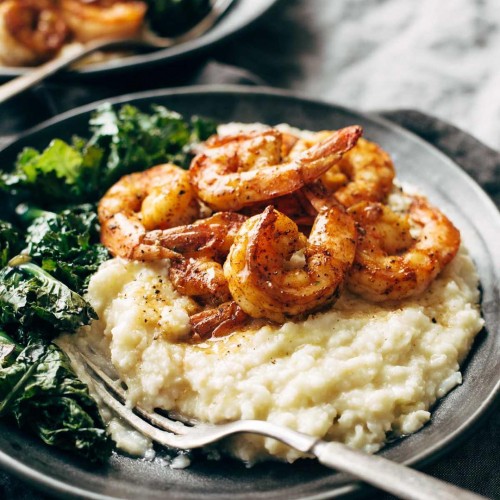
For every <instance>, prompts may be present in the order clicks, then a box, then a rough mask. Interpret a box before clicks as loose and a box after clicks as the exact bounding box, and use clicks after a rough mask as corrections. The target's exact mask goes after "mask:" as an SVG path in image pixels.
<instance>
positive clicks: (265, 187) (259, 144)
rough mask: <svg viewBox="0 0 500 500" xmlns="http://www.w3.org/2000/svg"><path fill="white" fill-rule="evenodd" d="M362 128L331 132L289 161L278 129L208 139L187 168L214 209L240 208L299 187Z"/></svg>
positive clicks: (200, 194)
mask: <svg viewBox="0 0 500 500" xmlns="http://www.w3.org/2000/svg"><path fill="white" fill-rule="evenodd" d="M361 132H362V129H361V127H359V126H356V125H355V126H352V127H346V128H345V129H341V130H339V131H337V132H334V133H332V134H331V135H330V136H329V137H328V138H326V139H325V140H323V141H320V142H318V143H317V144H315V145H314V146H312V147H311V148H309V149H308V150H306V151H304V152H303V153H301V154H299V155H297V157H295V158H293V159H291V160H290V161H287V162H284V163H282V162H280V161H281V160H280V159H281V153H282V146H283V139H282V136H281V134H280V133H279V132H277V131H276V130H267V131H264V132H254V133H248V134H238V135H234V136H229V137H217V136H216V137H214V138H212V139H209V140H208V141H207V143H206V144H205V147H204V149H203V151H202V152H201V153H199V154H198V155H196V156H195V158H194V159H193V161H192V162H191V167H190V169H189V172H190V175H191V183H192V185H193V187H194V189H195V190H196V193H197V194H198V197H199V198H200V199H201V200H202V201H204V202H205V203H206V204H207V205H208V206H209V207H211V208H212V209H215V210H240V209H241V208H243V207H246V206H249V205H252V204H254V203H258V202H262V201H265V200H270V199H272V198H276V197H278V196H283V195H286V194H289V193H292V192H294V191H296V190H298V189H300V188H301V187H302V186H304V185H305V184H307V183H309V182H312V181H314V180H315V179H317V178H318V177H319V176H320V175H322V174H323V173H325V172H326V171H327V170H328V169H329V168H331V167H332V165H334V164H335V163H336V162H338V161H339V160H340V159H341V158H342V155H343V154H344V153H346V152H347V151H349V149H351V148H352V147H353V146H354V145H355V144H356V141H357V140H358V138H359V137H360V135H361Z"/></svg>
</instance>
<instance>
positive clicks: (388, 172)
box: [290, 131, 395, 207]
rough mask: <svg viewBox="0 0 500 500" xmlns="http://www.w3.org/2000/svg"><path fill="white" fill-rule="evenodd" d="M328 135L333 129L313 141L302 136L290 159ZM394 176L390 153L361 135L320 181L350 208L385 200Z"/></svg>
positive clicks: (319, 134)
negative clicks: (368, 202) (366, 202)
mask: <svg viewBox="0 0 500 500" xmlns="http://www.w3.org/2000/svg"><path fill="white" fill-rule="evenodd" d="M328 134H331V132H326V131H323V132H318V133H317V134H316V136H315V137H314V138H313V139H311V140H306V139H301V140H300V141H298V142H297V143H296V144H295V146H294V147H293V148H292V150H291V151H290V158H297V157H298V156H300V155H301V154H302V153H303V151H304V150H306V149H307V148H308V147H311V146H312V145H313V144H315V143H317V142H318V141H321V140H324V138H325V136H327V135H328ZM394 175H395V173H394V165H393V163H392V160H391V158H390V156H389V155H388V154H387V153H386V152H385V151H384V150H383V149H382V148H381V147H380V146H379V145H378V144H375V143H374V142H370V141H367V140H366V139H363V138H360V139H359V140H358V142H357V144H356V145H355V146H354V147H353V148H352V149H351V150H350V151H348V152H346V153H345V154H344V156H343V157H342V159H341V160H340V161H339V162H337V163H336V164H335V165H334V166H333V167H332V168H331V169H329V170H328V171H327V172H325V173H324V174H323V175H322V176H321V182H322V183H323V184H324V186H325V187H326V188H327V189H328V190H329V191H330V192H331V193H334V195H335V197H336V198H337V200H338V201H340V203H342V204H343V205H344V206H345V207H350V206H351V205H354V204H355V203H358V202H360V201H383V200H384V199H385V198H386V197H387V195H388V194H389V193H390V191H391V189H392V185H393V180H394Z"/></svg>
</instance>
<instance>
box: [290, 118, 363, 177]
mask: <svg viewBox="0 0 500 500" xmlns="http://www.w3.org/2000/svg"><path fill="white" fill-rule="evenodd" d="M362 133H363V129H362V128H361V127H360V126H359V125H352V126H350V127H345V128H342V129H340V130H337V131H335V132H333V133H332V135H331V136H329V137H328V138H327V139H324V140H323V141H321V142H318V143H317V144H315V145H314V146H312V147H311V148H309V149H307V150H306V151H304V152H303V153H302V154H301V155H300V156H299V157H298V158H297V160H296V161H297V162H299V163H300V164H301V165H303V166H304V168H303V169H302V170H301V173H302V178H303V183H304V184H308V183H310V182H312V181H314V180H316V179H317V178H318V177H319V176H320V175H322V174H323V173H324V172H325V171H326V170H328V169H329V168H330V167H332V166H333V165H334V164H335V163H337V162H338V161H339V160H341V159H342V156H343V155H344V154H345V153H347V152H348V151H349V150H351V149H352V148H353V147H354V146H355V145H356V143H357V142H358V139H359V138H360V137H361V135H362Z"/></svg>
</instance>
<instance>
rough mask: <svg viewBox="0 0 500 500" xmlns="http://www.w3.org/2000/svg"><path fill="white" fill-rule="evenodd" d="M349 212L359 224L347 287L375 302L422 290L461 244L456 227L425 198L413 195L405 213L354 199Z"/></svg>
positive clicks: (411, 294)
mask: <svg viewBox="0 0 500 500" xmlns="http://www.w3.org/2000/svg"><path fill="white" fill-rule="evenodd" d="M348 213H349V214H350V215H351V216H352V217H353V218H354V219H355V220H356V222H357V223H358V225H359V231H358V233H359V238H358V246H357V250H356V258H355V260H354V264H353V266H352V269H351V271H350V273H349V278H348V280H347V284H348V288H349V289H350V290H351V291H352V292H354V293H357V294H359V295H361V296H362V297H364V298H366V299H368V300H371V301H374V302H382V301H385V300H399V299H405V298H408V297H413V296H415V295H418V294H420V293H422V292H423V291H425V290H426V289H427V288H428V287H429V285H430V284H431V283H432V281H433V280H434V278H435V277H436V276H437V275H438V274H439V273H440V272H441V270H442V269H443V268H444V266H445V265H446V264H448V263H449V262H450V261H451V260H452V259H453V257H454V256H455V255H456V253H457V251H458V249H459V247H460V233H459V231H458V230H457V229H456V228H455V226H454V225H453V224H452V223H451V222H450V220H449V219H448V218H447V217H446V216H445V215H444V214H443V213H442V212H440V211H439V210H438V209H437V208H435V207H433V206H431V205H430V204H429V202H428V201H427V200H426V199H425V198H423V197H419V196H416V197H414V198H413V201H412V203H411V205H410V208H409V211H408V214H407V215H399V214H396V213H394V212H393V211H391V209H390V208H389V207H388V206H386V205H382V204H380V203H370V202H361V203H358V204H356V205H354V206H352V207H351V208H350V209H349V210H348ZM412 226H414V227H415V229H416V230H417V231H418V235H417V236H416V237H412V236H411V233H410V228H411V227H412Z"/></svg>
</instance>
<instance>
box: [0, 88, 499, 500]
mask: <svg viewBox="0 0 500 500" xmlns="http://www.w3.org/2000/svg"><path fill="white" fill-rule="evenodd" d="M113 102H115V103H121V102H132V103H133V104H135V105H137V106H139V107H141V108H143V109H148V107H149V105H150V104H151V103H158V104H163V105H165V106H168V107H170V108H172V109H174V110H176V111H178V112H180V113H183V114H186V115H190V114H195V113H196V114H201V115H205V116H210V117H212V118H215V119H217V120H220V121H231V120H236V121H246V122H252V121H261V122H265V123H269V124H277V123H281V122H288V123H290V124H292V125H294V126H297V127H301V128H308V129H312V130H319V129H325V128H330V129H331V128H337V127H343V126H346V125H350V124H354V123H358V124H360V125H362V126H363V127H364V129H365V137H367V138H368V139H371V140H374V141H376V142H378V143H380V144H381V145H382V147H383V148H384V149H386V150H387V151H388V152H389V153H390V154H391V155H392V157H393V159H394V161H395V164H396V168H397V172H398V177H399V178H400V179H401V180H403V181H407V182H411V183H413V184H415V185H417V186H419V187H420V188H421V190H422V191H424V192H425V193H427V194H428V196H429V198H430V200H431V201H432V202H434V203H436V204H437V205H439V206H440V207H441V208H442V209H443V210H444V212H445V213H446V214H447V215H448V216H449V217H450V218H451V219H452V220H453V222H454V223H455V224H456V225H457V226H458V227H459V228H460V230H461V232H462V235H463V240H464V242H465V244H466V245H467V247H468V248H469V250H470V252H471V254H472V256H473V258H474V261H475V262H476V265H477V267H478V270H479V274H480V279H481V285H482V291H483V294H482V311H483V315H484V318H485V320H486V329H485V330H483V332H481V333H480V334H479V335H478V337H477V338H476V341H475V343H474V346H473V349H472V352H471V355H470V356H469V358H468V360H467V361H466V363H465V366H464V367H463V368H464V370H463V373H464V383H463V384H462V385H461V386H460V387H457V388H456V389H455V390H453V391H452V392H451V393H450V394H449V395H448V396H446V397H445V398H444V399H443V400H442V401H441V402H440V403H439V404H438V405H437V406H436V407H435V409H434V412H433V417H432V420H431V422H430V423H429V424H428V425H426V426H425V427H424V428H423V429H422V430H421V431H419V432H418V433H416V434H414V435H412V436H409V437H407V438H405V439H402V440H399V441H397V442H394V443H392V444H391V445H389V446H387V447H386V448H385V449H384V450H383V451H382V455H384V456H386V457H387V458H390V459H391V460H394V461H397V462H403V463H406V464H412V465H422V464H424V463H427V462H429V461H430V460H431V459H435V458H436V457H438V456H439V455H440V454H442V453H443V452H444V451H446V450H448V449H449V448H450V447H451V446H452V445H456V444H457V442H458V441H459V438H462V437H463V436H464V435H465V434H466V431H468V430H470V429H471V428H472V426H473V424H475V423H476V422H477V421H478V420H479V418H480V417H481V416H482V415H484V413H485V412H486V410H487V409H488V407H490V406H491V404H492V403H493V401H494V399H495V397H496V396H497V394H498V392H499V387H500V339H499V337H498V335H497V333H498V331H499V325H500V299H499V290H498V283H500V269H499V266H498V258H497V252H498V248H500V239H499V238H500V215H499V213H498V211H497V209H496V207H495V206H494V205H493V203H492V202H491V200H490V199H489V198H488V197H487V195H486V194H485V193H484V192H483V191H482V190H481V189H480V188H479V187H478V186H477V185H476V184H475V183H474V182H473V181H472V180H471V179H470V178H469V177H468V176H467V175H466V174H465V173H464V172H463V171H462V170H461V169H460V168H459V167H458V166H457V165H455V164H454V163H453V162H452V161H451V160H449V159H448V158H447V157H446V156H444V155H443V154H441V153H440V152H438V151H437V150H436V149H434V148H433V147H431V146H429V145H428V144H427V143H425V142H424V141H422V140H421V139H419V138H418V137H416V136H414V135H412V134H410V133H408V132H407V131H405V130H403V129H401V128H399V127H397V126H395V125H393V124H391V123H390V122H386V121H384V120H380V119H376V118H373V117H368V116H364V115H361V114H359V113H356V112H354V111H350V110H348V109H345V108H342V107H338V106H334V105H330V104H325V103H320V102H316V101H311V100H306V99H302V98H300V97H296V96H292V95H289V94H286V93H284V92H279V91H271V90H266V89H257V90H256V89H247V88H244V87H222V88H219V89H211V90H207V89H204V88H202V87H201V88H191V89H182V90H168V91H155V92H148V93H142V94H136V95H130V96H123V97H120V98H117V99H114V100H113ZM94 107H95V105H90V106H86V107H83V108H79V109H77V110H74V111H72V112H70V113H66V114H64V115H61V116H60V117H57V118H55V119H53V120H50V121H49V122H46V123H45V124H42V125H41V126H39V127H37V128H36V129H34V130H32V131H30V132H28V133H27V134H25V135H24V136H23V137H22V138H20V139H19V140H17V141H16V142H14V143H12V144H11V145H9V146H8V147H7V148H5V149H4V150H3V151H0V162H1V164H2V165H4V166H6V165H10V164H12V162H13V161H14V160H15V157H16V155H17V153H18V152H19V151H20V150H21V148H23V147H24V146H27V145H30V146H35V147H38V148H43V147H44V146H45V145H46V144H47V143H48V142H49V141H50V139H52V138H54V137H61V138H65V139H69V138H70V136H71V135H72V134H74V133H77V134H86V129H87V122H88V118H89V114H90V112H91V110H92V109H93V108H94ZM478 214H480V217H478ZM0 450H1V451H0V465H2V466H3V467H5V468H6V469H8V470H10V471H12V472H14V473H16V474H17V475H19V476H21V477H23V478H24V479H26V480H28V481H30V482H32V483H34V484H36V485H38V486H39V487H42V488H44V489H47V490H50V491H52V492H54V493H59V494H64V495H65V496H68V495H75V496H77V495H78V496H86V497H91V498H101V499H102V498H110V497H113V498H114V497H120V498H153V499H156V498H158V499H159V498H163V499H164V498H173V499H175V498H182V499H194V498H199V497H200V496H202V495H203V497H204V498H206V499H214V500H215V499H220V498H222V499H232V500H235V499H241V498H253V499H259V498H266V499H272V498H287V499H293V498H315V499H316V498H326V497H328V498H331V497H333V496H340V495H342V494H346V493H352V492H354V491H356V490H357V489H358V488H359V484H356V483H353V482H352V481H351V480H350V478H349V477H348V476H347V475H345V474H337V473H334V472H332V471H330V470H329V469H326V468H324V467H322V466H320V465H318V464H316V463H315V462H314V461H310V460H304V461H300V462H298V463H295V464H293V465H287V464H280V463H265V464H260V465H257V466H255V467H253V468H251V469H246V468H245V467H244V466H243V465H242V464H240V463H238V462H236V461H232V460H228V459H227V460H223V461H220V462H213V461H205V460H195V461H194V462H193V465H192V466H191V467H189V468H187V469H185V470H172V469H170V468H168V467H167V466H166V465H165V464H164V463H163V464H162V463H161V461H159V460H157V461H154V462H145V461H142V460H135V459H131V458H128V457H125V456H121V455H116V456H114V457H113V458H112V459H111V460H110V462H109V464H107V465H106V466H103V467H99V468H94V467H90V466H89V465H87V464H85V463H82V462H80V461H77V460H75V459H74V458H72V457H70V456H67V455H65V454H63V453H59V452H57V451H54V450H52V449H50V448H48V447H46V446H44V445H42V444H41V443H39V442H38V441H36V440H34V439H31V438H30V437H29V436H27V435H25V434H24V433H22V432H19V431H18V430H17V429H15V428H12V427H10V426H7V425H6V424H5V423H3V422H0ZM478 459H480V457H478Z"/></svg>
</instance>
